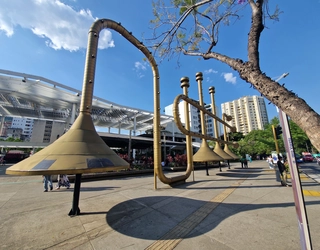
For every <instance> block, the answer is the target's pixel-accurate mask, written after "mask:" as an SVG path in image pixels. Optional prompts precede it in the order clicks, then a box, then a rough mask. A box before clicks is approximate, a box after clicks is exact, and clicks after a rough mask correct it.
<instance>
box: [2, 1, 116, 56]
mask: <svg viewBox="0 0 320 250" xmlns="http://www.w3.org/2000/svg"><path fill="white" fill-rule="evenodd" d="M95 20H96V18H94V17H93V16H92V13H91V11H90V10H84V9H82V10H80V11H76V10H74V9H73V8H72V7H71V6H69V5H67V4H64V3H62V2H61V1H59V0H55V1H53V0H23V1H13V0H2V1H1V8H0V31H4V33H5V34H6V35H7V36H8V37H11V36H13V35H14V31H15V27H17V26H21V27H22V28H24V29H29V30H31V31H32V32H33V33H34V34H35V35H37V36H39V37H42V38H45V39H46V40H45V43H46V44H47V46H50V47H52V48H53V49H55V50H58V49H65V50H69V51H76V50H79V49H81V48H86V47H87V41H88V31H89V28H90V26H91V25H92V23H93V22H94V21H95ZM114 46H115V45H114V41H113V40H112V34H111V32H110V31H109V30H103V31H102V32H100V35H99V48H100V49H104V48H108V47H114Z"/></svg>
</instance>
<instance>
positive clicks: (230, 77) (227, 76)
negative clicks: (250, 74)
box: [222, 73, 237, 84]
mask: <svg viewBox="0 0 320 250" xmlns="http://www.w3.org/2000/svg"><path fill="white" fill-rule="evenodd" d="M222 75H223V77H224V79H225V80H226V82H230V83H232V84H236V83H237V77H235V76H233V73H222Z"/></svg>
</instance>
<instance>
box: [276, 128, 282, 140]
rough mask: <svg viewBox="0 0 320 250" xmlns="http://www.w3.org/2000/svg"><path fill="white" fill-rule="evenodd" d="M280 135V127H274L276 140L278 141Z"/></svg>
mask: <svg viewBox="0 0 320 250" xmlns="http://www.w3.org/2000/svg"><path fill="white" fill-rule="evenodd" d="M281 134H282V128H281V126H280V125H278V126H277V127H276V138H277V139H280V135H281Z"/></svg>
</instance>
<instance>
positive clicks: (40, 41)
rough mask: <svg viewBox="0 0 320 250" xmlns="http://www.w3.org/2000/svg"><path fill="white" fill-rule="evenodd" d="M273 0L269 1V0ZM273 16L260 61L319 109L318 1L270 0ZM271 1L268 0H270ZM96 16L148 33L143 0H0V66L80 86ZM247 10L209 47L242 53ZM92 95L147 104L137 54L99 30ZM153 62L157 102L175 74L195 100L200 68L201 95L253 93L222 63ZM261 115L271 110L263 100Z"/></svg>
mask: <svg viewBox="0 0 320 250" xmlns="http://www.w3.org/2000/svg"><path fill="white" fill-rule="evenodd" d="M270 2H272V4H275V1H270ZM278 5H279V7H280V9H281V11H283V13H282V14H281V16H280V22H268V23H267V26H268V27H267V28H266V29H265V30H264V32H263V33H262V37H261V43H260V51H261V52H260V59H261V68H262V71H264V72H265V73H266V74H267V75H268V76H270V77H271V78H274V79H277V78H278V77H280V76H281V75H282V74H283V73H285V72H289V76H287V77H286V78H285V79H282V80H281V81H280V82H281V83H285V86H286V87H287V88H288V89H289V90H292V91H293V92H295V93H297V94H298V96H299V97H302V98H303V99H304V100H305V101H306V102H307V103H308V104H309V105H310V106H311V107H312V108H313V109H314V110H315V111H316V112H318V113H320V104H319V101H318V96H319V93H320V85H319V84H318V79H319V78H320V70H319V58H320V49H319V44H320V27H319V23H320V15H319V11H320V1H319V0H309V1H305V2H303V1H278ZM271 7H272V6H271ZM97 18H108V19H112V20H114V21H116V22H121V24H122V25H123V26H124V27H125V28H126V29H127V30H129V31H131V32H132V33H133V34H134V35H135V37H136V38H137V39H139V40H143V38H150V37H151V32H152V30H151V29H150V23H149V22H150V20H151V19H152V18H153V15H152V6H151V1H146V0H123V1H111V0H105V1H96V0H90V1H89V0H60V1H58V0H1V8H0V55H1V60H0V69H4V70H11V71H18V72H23V73H27V74H33V75H39V76H42V77H45V78H48V79H51V80H54V81H56V82H59V83H62V84H64V85H68V86H70V87H73V88H76V89H79V90H81V89H82V81H83V74H84V64H85V55H86V47H87V38H88V30H89V28H90V26H91V24H92V23H93V22H94V20H96V19H97ZM249 25H250V16H244V18H243V19H242V20H241V21H239V22H237V23H236V24H234V25H232V26H228V27H225V28H223V29H221V30H220V31H221V35H220V38H219V44H218V46H217V52H220V53H226V54H227V55H229V56H232V57H238V58H241V59H243V60H247V53H246V46H247V34H248V28H249ZM99 47H100V48H101V49H100V50H99V52H98V57H97V67H96V79H95V87H94V95H96V96H98V97H101V98H104V99H107V100H109V101H112V102H115V103H118V104H121V105H125V106H131V107H134V108H140V109H144V110H148V111H153V78H152V71H151V68H150V66H149V65H148V63H146V62H144V60H143V58H144V55H143V54H142V53H141V52H140V51H139V50H138V49H136V48H135V47H134V46H133V45H131V44H130V43H129V42H128V41H127V40H126V39H124V38H123V37H121V36H120V35H119V34H117V33H116V32H114V31H112V30H104V31H103V33H101V34H100V39H99ZM179 60H180V67H178V65H177V60H176V59H175V58H174V59H172V60H170V61H168V60H167V59H165V60H163V61H162V62H161V63H159V72H160V91H161V101H160V105H161V109H162V110H163V109H164V107H165V106H167V105H170V104H172V103H173V100H174V98H175V97H176V96H177V95H178V94H181V93H182V90H181V88H180V78H181V77H185V76H187V77H189V78H190V85H191V86H190V89H189V95H190V97H192V98H194V99H198V91H197V83H196V81H195V74H196V73H197V72H203V73H204V81H203V97H204V101H205V102H206V103H210V96H209V94H208V88H209V87H210V86H214V87H215V89H216V94H215V102H216V105H217V107H218V109H219V113H220V112H221V111H220V110H221V103H223V102H228V101H232V100H235V99H238V98H240V97H242V96H252V95H260V93H258V92H257V91H256V90H254V89H252V88H250V85H249V84H248V83H246V82H244V81H243V80H241V79H240V78H239V76H238V73H237V72H235V71H233V70H232V69H231V68H230V67H228V66H227V65H224V64H222V63H220V62H218V61H214V60H212V59H211V60H206V61H204V60H199V59H198V58H196V57H187V56H181V57H180V59H179ZM266 104H267V109H268V115H269V120H270V119H272V118H273V117H275V116H276V115H277V113H276V108H275V106H274V105H273V104H271V105H268V101H266Z"/></svg>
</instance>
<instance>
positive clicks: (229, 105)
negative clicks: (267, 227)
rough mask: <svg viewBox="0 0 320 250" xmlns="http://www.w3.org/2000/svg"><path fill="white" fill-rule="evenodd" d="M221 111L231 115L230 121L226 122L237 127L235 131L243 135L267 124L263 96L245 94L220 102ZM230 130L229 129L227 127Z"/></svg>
mask: <svg viewBox="0 0 320 250" xmlns="http://www.w3.org/2000/svg"><path fill="white" fill-rule="evenodd" d="M221 110H222V113H225V114H227V115H231V116H232V118H233V119H232V121H230V122H228V123H229V124H230V125H231V126H235V127H236V128H237V132H241V133H243V134H244V135H246V134H248V133H250V132H251V131H252V130H261V129H264V126H265V125H266V124H268V113H267V108H266V104H265V101H264V98H263V97H260V96H245V97H241V98H240V99H238V100H234V101H232V102H225V103H222V104H221ZM227 131H228V132H230V129H229V128H227Z"/></svg>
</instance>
